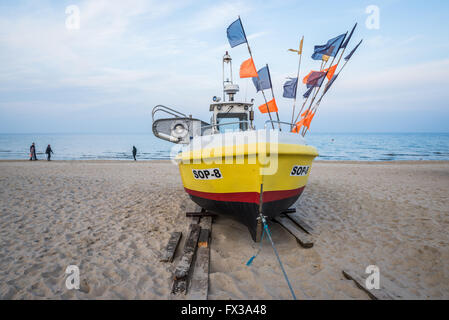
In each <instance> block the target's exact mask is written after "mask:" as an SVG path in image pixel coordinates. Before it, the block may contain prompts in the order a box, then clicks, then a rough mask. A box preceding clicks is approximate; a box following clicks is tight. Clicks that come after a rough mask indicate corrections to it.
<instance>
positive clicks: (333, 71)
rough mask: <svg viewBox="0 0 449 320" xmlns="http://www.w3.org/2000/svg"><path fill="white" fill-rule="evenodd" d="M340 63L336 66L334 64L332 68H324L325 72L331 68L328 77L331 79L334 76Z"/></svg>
mask: <svg viewBox="0 0 449 320" xmlns="http://www.w3.org/2000/svg"><path fill="white" fill-rule="evenodd" d="M337 67H338V64H336V65H335V66H332V67H330V68H327V69H324V70H323V71H324V72H327V70H329V72H327V79H329V81H330V80H331V79H332V77H333V76H334V73H335V70H337Z"/></svg>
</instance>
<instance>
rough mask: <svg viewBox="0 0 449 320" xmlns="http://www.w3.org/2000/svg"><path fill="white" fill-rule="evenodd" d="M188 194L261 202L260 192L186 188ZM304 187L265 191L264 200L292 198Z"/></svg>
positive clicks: (222, 199)
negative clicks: (212, 191)
mask: <svg viewBox="0 0 449 320" xmlns="http://www.w3.org/2000/svg"><path fill="white" fill-rule="evenodd" d="M184 189H185V190H186V192H187V193H188V194H191V195H192V196H196V197H199V198H204V199H209V200H216V201H228V202H247V203H259V192H235V193H210V192H201V191H195V190H191V189H187V188H184ZM303 190H304V187H301V188H299V189H294V190H279V191H264V193H263V202H264V203H265V202H271V201H277V200H282V199H287V198H291V197H294V196H297V195H299V194H301V193H302V191H303Z"/></svg>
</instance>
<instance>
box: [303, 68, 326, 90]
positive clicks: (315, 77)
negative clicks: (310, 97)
mask: <svg viewBox="0 0 449 320" xmlns="http://www.w3.org/2000/svg"><path fill="white" fill-rule="evenodd" d="M325 75H326V72H323V71H311V72H310V73H309V74H308V75H307V76H306V77H305V78H304V80H303V82H304V83H305V84H306V85H307V89H309V88H312V87H320V86H321V84H322V83H323V81H324V78H325Z"/></svg>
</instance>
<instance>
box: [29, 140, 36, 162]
mask: <svg viewBox="0 0 449 320" xmlns="http://www.w3.org/2000/svg"><path fill="white" fill-rule="evenodd" d="M31 160H37V158H36V146H35V145H34V142H33V143H32V144H31V147H30V161H31Z"/></svg>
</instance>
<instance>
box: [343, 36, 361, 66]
mask: <svg viewBox="0 0 449 320" xmlns="http://www.w3.org/2000/svg"><path fill="white" fill-rule="evenodd" d="M362 41H363V39H362V40H360V42H359V44H358V45H356V46H355V48H354V49H352V51H351V52H350V53H349V54H348V55H347V56H346V57H345V60H346V61H348V60H349V59H351V57H352V55H353V54H354V52H355V51H356V50H357V49H358V47H359V46H360V45H361V44H362Z"/></svg>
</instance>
